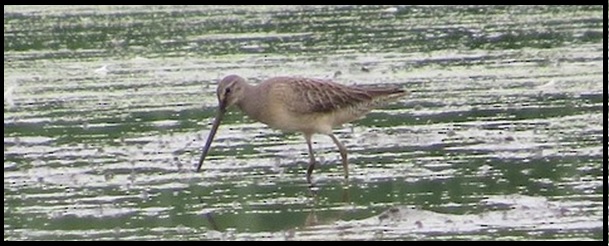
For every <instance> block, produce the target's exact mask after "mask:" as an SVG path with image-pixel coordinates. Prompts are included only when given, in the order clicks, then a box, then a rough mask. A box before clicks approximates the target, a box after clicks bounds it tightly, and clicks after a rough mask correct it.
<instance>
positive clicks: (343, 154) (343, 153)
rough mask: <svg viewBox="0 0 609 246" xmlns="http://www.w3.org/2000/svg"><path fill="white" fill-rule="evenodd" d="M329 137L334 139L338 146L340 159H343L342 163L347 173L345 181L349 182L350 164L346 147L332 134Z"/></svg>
mask: <svg viewBox="0 0 609 246" xmlns="http://www.w3.org/2000/svg"><path fill="white" fill-rule="evenodd" d="M328 136H330V137H331V138H332V141H334V143H335V144H336V146H338V150H339V151H340V157H341V158H342V161H343V168H344V171H345V180H348V179H349V163H347V148H345V146H344V145H343V144H342V143H341V142H340V141H338V139H337V138H336V137H335V136H334V134H332V133H330V134H328Z"/></svg>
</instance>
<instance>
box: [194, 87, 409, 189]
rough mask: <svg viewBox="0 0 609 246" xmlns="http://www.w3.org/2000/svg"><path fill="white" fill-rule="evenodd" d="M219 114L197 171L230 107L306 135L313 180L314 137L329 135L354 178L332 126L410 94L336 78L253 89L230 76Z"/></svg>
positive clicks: (219, 93)
mask: <svg viewBox="0 0 609 246" xmlns="http://www.w3.org/2000/svg"><path fill="white" fill-rule="evenodd" d="M216 92H217V96H218V102H219V107H218V115H217V116H216V119H215V121H214V123H213V125H212V129H211V132H210V133H209V136H208V138H207V141H206V143H205V147H204V148H203V153H202V154H201V159H200V160H199V165H198V167H197V172H198V171H199V170H200V169H201V166H202V165H203V161H204V160H205V157H206V156H207V153H208V151H209V148H210V146H211V142H212V141H213V138H214V135H215V134H216V131H217V130H218V127H219V125H220V122H221V120H222V117H223V116H224V113H225V112H226V110H227V108H228V107H230V106H232V105H235V106H237V107H238V108H239V109H241V111H243V112H244V113H245V114H246V115H247V116H249V117H250V118H252V119H253V120H256V121H259V122H262V123H264V124H266V125H268V126H270V127H271V128H274V129H279V130H282V131H285V132H302V133H303V134H304V136H305V140H306V141H307V146H308V149H309V159H310V161H309V168H308V169H307V182H309V183H311V174H312V173H313V169H314V168H315V156H314V154H313V148H312V146H311V136H312V135H313V134H316V133H319V134H325V135H328V136H329V137H330V138H332V141H334V144H336V146H337V147H338V149H339V151H340V155H341V158H342V164H343V168H344V171H345V179H347V178H348V177H349V169H348V162H347V149H346V148H345V146H344V145H343V144H342V143H341V142H340V141H338V139H337V138H336V137H335V136H334V134H332V128H334V127H337V126H340V125H342V124H344V123H347V122H351V121H353V120H356V119H359V118H361V117H363V116H364V115H365V114H366V113H368V112H369V111H370V110H371V109H372V108H374V107H376V106H379V105H380V104H382V103H383V102H387V101H389V100H394V99H397V98H399V97H401V96H404V95H406V92H405V91H404V90H402V89H399V88H366V87H357V86H346V85H342V84H339V83H335V82H332V81H330V80H319V79H311V78H301V77H274V78H270V79H267V80H265V81H262V82H261V83H260V84H258V85H250V84H248V83H247V82H246V81H245V79H243V78H242V77H240V76H237V75H229V76H226V77H225V78H224V79H222V81H220V83H219V84H218V88H217V91H216Z"/></svg>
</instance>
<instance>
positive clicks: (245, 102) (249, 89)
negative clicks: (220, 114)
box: [237, 83, 262, 120]
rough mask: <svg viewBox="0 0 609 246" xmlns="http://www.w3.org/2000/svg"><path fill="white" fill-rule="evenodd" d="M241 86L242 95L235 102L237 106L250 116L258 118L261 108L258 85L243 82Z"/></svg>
mask: <svg viewBox="0 0 609 246" xmlns="http://www.w3.org/2000/svg"><path fill="white" fill-rule="evenodd" d="M241 86H242V88H243V91H242V93H243V95H242V97H241V99H240V100H239V102H237V107H238V108H239V109H240V110H241V111H243V113H245V114H246V115H247V116H249V117H250V118H253V119H255V120H258V119H259V115H260V110H261V105H260V104H261V103H262V102H261V95H260V93H261V91H260V90H259V88H258V86H254V85H250V84H248V83H243V85H241Z"/></svg>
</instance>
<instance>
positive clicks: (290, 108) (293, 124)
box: [245, 77, 406, 133]
mask: <svg viewBox="0 0 609 246" xmlns="http://www.w3.org/2000/svg"><path fill="white" fill-rule="evenodd" d="M405 94H406V92H405V91H404V90H402V89H399V88H370V87H358V86H346V85H342V84H339V83H335V82H332V81H329V80H318V79H311V78H301V77H274V78H270V79H268V80H265V81H263V82H262V83H260V84H259V85H258V86H256V87H255V89H254V90H253V91H252V94H251V95H250V96H252V97H262V98H263V100H258V102H257V104H258V105H249V106H246V107H257V110H258V111H259V112H257V114H258V117H254V118H255V119H256V120H258V121H261V122H263V123H266V124H267V125H269V126H271V127H274V128H278V129H281V130H285V131H301V132H305V133H306V132H311V133H327V132H330V131H331V129H332V128H333V127H335V126H339V125H342V124H344V123H347V122H350V121H353V120H356V119H358V118H361V117H362V116H363V115H365V114H366V113H367V112H369V111H370V110H371V109H372V108H374V107H376V106H379V104H381V103H383V102H387V101H389V100H394V99H397V98H399V97H401V96H403V95H405ZM251 101H254V100H251ZM245 111H246V113H247V110H245Z"/></svg>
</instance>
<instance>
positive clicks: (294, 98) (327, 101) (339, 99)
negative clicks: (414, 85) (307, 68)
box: [282, 78, 389, 113]
mask: <svg viewBox="0 0 609 246" xmlns="http://www.w3.org/2000/svg"><path fill="white" fill-rule="evenodd" d="M283 81H284V82H285V83H283V85H282V87H284V88H283V89H284V90H286V91H289V93H290V96H288V97H285V98H284V100H283V101H284V103H285V104H286V106H287V107H288V108H289V109H290V110H292V111H293V112H297V113H312V112H319V113H323V112H329V111H333V110H337V109H341V108H344V107H350V106H355V105H358V104H362V103H368V102H371V101H372V100H373V99H374V97H375V96H377V95H375V94H379V95H381V93H383V94H389V93H388V92H387V91H386V90H385V91H384V92H383V91H382V90H379V89H376V90H372V91H368V90H367V89H365V88H358V87H349V86H346V85H342V84H338V83H335V82H331V81H329V80H316V79H308V78H289V79H287V80H286V79H284V80H283Z"/></svg>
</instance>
